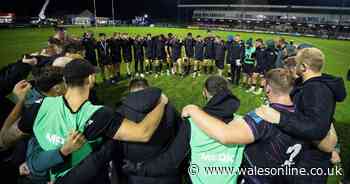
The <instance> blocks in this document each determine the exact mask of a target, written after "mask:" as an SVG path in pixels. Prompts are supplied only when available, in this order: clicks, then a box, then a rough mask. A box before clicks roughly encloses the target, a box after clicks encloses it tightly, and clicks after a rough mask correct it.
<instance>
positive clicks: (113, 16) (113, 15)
mask: <svg viewBox="0 0 350 184" xmlns="http://www.w3.org/2000/svg"><path fill="white" fill-rule="evenodd" d="M114 12H115V10H114V0H112V20H113V26H114V25H115V22H114V21H115V13H114Z"/></svg>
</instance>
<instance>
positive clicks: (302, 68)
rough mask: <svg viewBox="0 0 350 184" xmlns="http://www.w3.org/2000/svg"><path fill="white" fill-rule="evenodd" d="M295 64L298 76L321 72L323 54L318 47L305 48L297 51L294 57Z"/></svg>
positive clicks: (323, 61) (323, 60) (323, 59)
mask: <svg viewBox="0 0 350 184" xmlns="http://www.w3.org/2000/svg"><path fill="white" fill-rule="evenodd" d="M295 60H296V63H297V66H296V72H297V74H298V75H299V76H300V77H305V76H306V75H310V74H315V73H316V74H319V73H321V72H322V69H323V66H324V63H325V56H324V54H323V52H322V51H321V50H320V49H317V48H306V49H302V50H300V51H299V52H298V54H297V56H296V57H295Z"/></svg>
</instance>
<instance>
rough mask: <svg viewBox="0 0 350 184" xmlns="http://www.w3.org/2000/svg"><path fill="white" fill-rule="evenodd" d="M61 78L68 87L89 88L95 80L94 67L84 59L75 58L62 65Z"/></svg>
mask: <svg viewBox="0 0 350 184" xmlns="http://www.w3.org/2000/svg"><path fill="white" fill-rule="evenodd" d="M63 80H64V82H65V84H66V85H67V87H68V89H70V88H81V89H84V90H90V89H91V88H92V87H94V85H95V81H96V70H95V67H94V66H93V65H91V64H90V63H89V62H88V61H86V60H84V59H75V60H73V61H71V62H70V63H68V64H67V65H66V66H65V67H64V69H63Z"/></svg>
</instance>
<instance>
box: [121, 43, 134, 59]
mask: <svg viewBox="0 0 350 184" xmlns="http://www.w3.org/2000/svg"><path fill="white" fill-rule="evenodd" d="M132 45H133V40H132V39H131V38H128V39H123V40H122V50H123V59H124V61H125V60H127V61H129V62H131V60H132Z"/></svg>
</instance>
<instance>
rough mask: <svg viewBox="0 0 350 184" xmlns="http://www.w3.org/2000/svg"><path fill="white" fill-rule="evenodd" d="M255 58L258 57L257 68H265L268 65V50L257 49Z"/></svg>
mask: <svg viewBox="0 0 350 184" xmlns="http://www.w3.org/2000/svg"><path fill="white" fill-rule="evenodd" d="M255 57H256V63H257V67H259V68H265V67H266V65H267V63H266V49H265V48H260V47H259V48H256V50H255ZM266 68H267V67H266Z"/></svg>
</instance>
